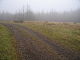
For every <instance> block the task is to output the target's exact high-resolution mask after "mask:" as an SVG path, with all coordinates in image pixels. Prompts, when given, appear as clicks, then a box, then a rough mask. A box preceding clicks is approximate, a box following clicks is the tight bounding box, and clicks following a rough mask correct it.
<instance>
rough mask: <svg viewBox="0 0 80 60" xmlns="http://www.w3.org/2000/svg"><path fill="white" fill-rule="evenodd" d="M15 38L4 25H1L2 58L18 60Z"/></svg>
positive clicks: (3, 59) (0, 46) (0, 54)
mask: <svg viewBox="0 0 80 60" xmlns="http://www.w3.org/2000/svg"><path fill="white" fill-rule="evenodd" d="M13 43H14V39H13V37H12V35H11V33H10V31H9V30H8V28H6V27H5V26H3V25H0V60H17V55H16V49H15V47H14V44H13Z"/></svg>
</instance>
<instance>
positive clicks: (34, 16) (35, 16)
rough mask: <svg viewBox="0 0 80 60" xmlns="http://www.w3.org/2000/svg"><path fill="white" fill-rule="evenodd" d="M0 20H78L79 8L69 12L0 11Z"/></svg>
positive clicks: (79, 16) (79, 17) (79, 15)
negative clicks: (12, 12)
mask: <svg viewBox="0 0 80 60" xmlns="http://www.w3.org/2000/svg"><path fill="white" fill-rule="evenodd" d="M0 20H14V21H15V20H16V21H55V22H80V9H78V10H75V11H70V12H63V13H58V12H53V11H50V12H46V13H44V12H38V13H34V12H33V11H32V10H28V11H26V12H24V13H23V12H19V13H15V14H11V13H4V12H2V13H0Z"/></svg>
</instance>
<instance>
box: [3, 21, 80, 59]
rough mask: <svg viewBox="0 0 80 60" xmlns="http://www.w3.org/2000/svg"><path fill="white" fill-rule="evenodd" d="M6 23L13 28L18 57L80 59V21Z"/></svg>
mask: <svg viewBox="0 0 80 60" xmlns="http://www.w3.org/2000/svg"><path fill="white" fill-rule="evenodd" d="M2 25H4V26H5V28H7V29H9V31H8V33H11V34H12V35H10V38H13V37H14V39H15V40H16V41H15V43H16V44H15V45H16V51H17V52H18V58H19V59H17V60H79V59H80V23H57V22H54V23H53V22H36V21H35V22H24V23H13V22H10V23H3V24H2ZM8 35H9V34H8ZM4 37H5V36H4ZM8 40H9V39H8ZM9 41H10V42H11V41H12V40H9ZM10 46H11V45H10ZM5 47H6V46H5ZM10 48H12V47H10ZM13 50H15V49H13ZM12 55H14V54H12ZM14 57H15V55H14ZM8 60H9V59H8ZM13 60H15V59H13Z"/></svg>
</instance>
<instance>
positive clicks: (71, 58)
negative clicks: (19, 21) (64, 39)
mask: <svg viewBox="0 0 80 60" xmlns="http://www.w3.org/2000/svg"><path fill="white" fill-rule="evenodd" d="M6 26H7V27H9V28H11V30H14V32H15V34H16V36H19V35H20V34H19V31H15V30H16V29H15V27H16V26H17V27H19V28H21V29H23V30H26V31H28V32H29V33H30V34H31V35H33V36H34V37H37V38H38V39H40V40H42V41H44V42H45V43H47V44H48V45H50V46H51V47H52V48H53V49H55V50H56V52H57V53H58V54H60V55H62V57H65V58H66V60H79V59H80V54H75V53H74V52H72V51H70V50H66V49H64V48H63V47H62V46H60V45H58V44H57V43H55V42H54V43H53V42H51V41H49V40H50V39H49V38H47V37H45V36H44V35H42V34H40V33H38V32H35V31H33V30H31V29H29V28H27V27H24V26H20V25H14V24H11V25H10V24H7V25H6ZM19 37H20V36H19ZM19 37H16V38H17V39H18V40H21V41H22V40H23V38H22V39H21V38H19ZM21 37H24V36H21ZM23 41H25V39H24V40H23ZM24 44H26V43H23V45H22V43H21V46H20V45H19V46H20V50H21V49H22V48H23V46H25V47H26V45H24ZM22 50H23V53H22V54H24V56H23V58H25V57H26V56H25V53H26V52H25V51H24V50H25V49H22ZM34 50H35V49H34ZM35 51H36V52H37V50H35ZM28 52H31V51H30V50H29V51H28ZM28 52H27V53H28ZM31 55H32V54H31ZM33 55H34V53H33ZM37 55H38V54H37ZM28 57H29V56H28ZM38 58H39V56H38V57H35V58H32V60H35V59H36V60H37V59H38ZM26 59H27V58H25V59H23V60H26ZM29 60H30V59H29ZM38 60H39V59H38ZM40 60H46V59H40Z"/></svg>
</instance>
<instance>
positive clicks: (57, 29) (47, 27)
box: [23, 22, 80, 52]
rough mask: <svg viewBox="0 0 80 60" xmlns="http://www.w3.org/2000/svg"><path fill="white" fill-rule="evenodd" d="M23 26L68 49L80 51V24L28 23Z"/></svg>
mask: <svg viewBox="0 0 80 60" xmlns="http://www.w3.org/2000/svg"><path fill="white" fill-rule="evenodd" d="M23 25H24V26H27V27H29V28H31V29H33V30H35V31H37V32H40V33H42V34H44V35H45V36H47V37H49V38H50V39H51V41H52V42H53V41H56V42H57V43H59V44H61V45H63V46H64V47H66V48H68V49H71V50H74V51H78V52H79V51H80V24H79V23H78V24H77V23H76V24H74V23H45V22H26V23H24V24H23Z"/></svg>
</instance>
